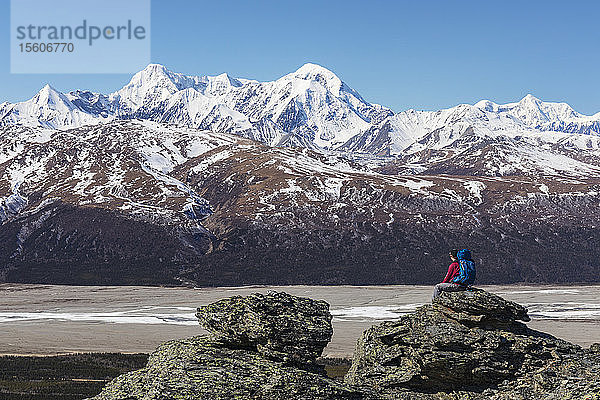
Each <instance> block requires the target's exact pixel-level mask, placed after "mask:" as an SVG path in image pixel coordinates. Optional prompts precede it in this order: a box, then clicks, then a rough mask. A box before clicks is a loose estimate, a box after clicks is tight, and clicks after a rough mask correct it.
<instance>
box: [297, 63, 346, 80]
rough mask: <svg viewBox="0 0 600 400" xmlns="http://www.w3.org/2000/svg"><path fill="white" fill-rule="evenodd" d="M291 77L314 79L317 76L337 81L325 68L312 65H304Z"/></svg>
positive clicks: (335, 76)
mask: <svg viewBox="0 0 600 400" xmlns="http://www.w3.org/2000/svg"><path fill="white" fill-rule="evenodd" d="M293 75H294V76H295V77H297V78H302V79H314V78H315V77H317V76H323V77H324V78H326V79H337V80H339V78H338V77H337V75H336V74H334V73H333V72H332V71H330V70H328V69H327V68H325V67H323V66H321V65H318V64H313V63H306V64H304V65H303V66H301V67H300V68H298V69H297V70H296V72H294V73H293Z"/></svg>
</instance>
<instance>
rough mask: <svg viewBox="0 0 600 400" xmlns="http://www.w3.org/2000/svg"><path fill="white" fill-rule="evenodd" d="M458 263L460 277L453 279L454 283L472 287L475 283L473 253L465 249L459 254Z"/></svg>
mask: <svg viewBox="0 0 600 400" xmlns="http://www.w3.org/2000/svg"><path fill="white" fill-rule="evenodd" d="M457 256H458V262H459V265H460V268H459V272H458V276H456V277H455V278H454V279H452V282H454V283H458V284H460V285H465V286H471V285H472V284H473V283H474V282H475V275H476V271H475V263H474V262H473V260H471V252H470V251H469V250H467V249H463V250H461V251H459V252H458V254H457Z"/></svg>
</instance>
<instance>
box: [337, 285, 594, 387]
mask: <svg viewBox="0 0 600 400" xmlns="http://www.w3.org/2000/svg"><path fill="white" fill-rule="evenodd" d="M517 320H523V321H529V317H528V315H527V310H526V309H525V308H524V307H522V306H521V305H519V304H516V303H513V302H509V301H506V300H504V299H502V298H501V297H499V296H496V295H494V294H491V293H489V292H486V291H483V290H474V291H465V292H454V293H443V294H442V295H441V296H440V297H439V298H438V299H436V300H434V302H433V304H431V305H424V306H422V307H420V308H419V309H417V311H416V312H415V313H413V314H409V315H406V316H403V317H401V318H400V319H399V320H397V321H390V322H384V323H381V324H379V325H376V326H373V327H372V328H370V329H368V330H367V331H365V332H364V333H363V335H362V336H361V337H360V339H359V340H358V343H357V346H356V351H355V354H354V359H353V363H352V367H351V368H350V370H349V372H348V374H347V375H346V378H345V379H346V383H348V384H351V385H356V386H361V387H368V388H371V389H374V390H375V391H376V392H378V393H379V394H380V395H382V396H383V397H384V398H390V399H404V398H407V399H408V398H411V399H412V398H415V399H417V398H419V399H420V398H423V399H446V398H447V399H475V398H477V399H479V398H481V399H492V398H496V399H509V398H515V399H538V398H545V397H542V396H543V395H545V394H547V393H548V392H552V391H553V390H556V391H560V390H561V389H560V387H561V386H560V385H561V383H560V379H558V378H556V377H554V378H550V377H551V376H552V374H551V372H552V368H554V369H556V368H558V366H560V365H562V363H564V362H570V363H571V364H570V365H572V366H574V367H573V368H575V369H576V370H577V368H583V369H585V368H584V367H583V365H584V364H585V363H584V362H582V361H581V360H582V356H581V354H582V349H581V348H580V347H579V346H576V345H573V344H571V343H568V342H566V341H564V340H561V339H558V338H555V337H553V336H551V335H548V334H545V333H542V332H538V331H535V330H532V329H529V328H528V327H527V326H526V325H525V324H523V323H521V322H518V321H517ZM590 353H591V351H590ZM588 359H589V358H588ZM576 366H578V367H576ZM587 371H589V368H588V369H587ZM582 373H583V372H582ZM588 375H589V374H588ZM535 376H539V377H545V378H546V381H547V385H548V387H547V388H546V389H540V388H541V386H540V384H537V386H536V385H533V386H532V381H535V378H534V377H535ZM598 384H600V378H598V379H596V383H594V385H598ZM591 388H592V387H591V386H590V385H587V386H586V385H583V387H582V388H580V390H579V392H585V391H586V390H588V389H589V390H592V389H591ZM517 389H518V390H517ZM519 390H520V391H519ZM519 393H521V394H519ZM523 393H525V395H523ZM557 393H558V392H557ZM507 396H508V397H507ZM510 396H514V397H510ZM548 398H554V397H548ZM560 398H563V397H560ZM566 398H568V397H566Z"/></svg>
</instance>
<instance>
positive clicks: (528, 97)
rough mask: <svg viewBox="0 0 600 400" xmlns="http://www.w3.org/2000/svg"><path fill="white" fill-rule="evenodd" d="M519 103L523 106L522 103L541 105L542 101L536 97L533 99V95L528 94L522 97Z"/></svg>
mask: <svg viewBox="0 0 600 400" xmlns="http://www.w3.org/2000/svg"><path fill="white" fill-rule="evenodd" d="M519 103H521V104H523V103H536V104H537V103H542V101H541V100H540V99H538V98H537V97H535V96H534V95H532V94H531V93H528V94H527V95H526V96H525V97H523V98H522V99H521V100H520V101H519Z"/></svg>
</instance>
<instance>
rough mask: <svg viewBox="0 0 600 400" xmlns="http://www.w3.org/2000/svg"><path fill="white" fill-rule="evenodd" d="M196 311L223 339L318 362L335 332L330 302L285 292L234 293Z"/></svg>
mask: <svg viewBox="0 0 600 400" xmlns="http://www.w3.org/2000/svg"><path fill="white" fill-rule="evenodd" d="M196 316H197V317H198V320H199V321H200V325H202V327H203V328H205V329H206V330H207V331H209V332H210V333H211V334H212V336H213V337H215V338H218V339H219V340H221V341H224V342H228V343H231V344H234V345H236V346H247V347H252V348H256V350H257V351H258V352H259V353H260V354H262V355H263V356H265V357H269V358H272V359H276V360H281V361H285V362H293V363H298V364H314V362H315V360H316V359H317V358H318V357H319V356H320V355H321V354H322V352H323V349H324V348H325V347H326V346H327V344H328V343H329V341H330V340H331V336H332V335H333V327H332V325H331V319H332V316H331V314H330V313H329V304H327V303H326V302H324V301H317V300H312V299H309V298H302V297H297V296H292V295H290V294H287V293H285V292H274V291H271V292H269V293H267V294H266V295H264V294H260V293H255V294H252V295H249V296H245V297H242V296H233V297H229V298H227V299H223V300H220V301H217V302H216V303H212V304H209V305H207V306H204V307H200V308H198V312H197V314H196Z"/></svg>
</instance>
